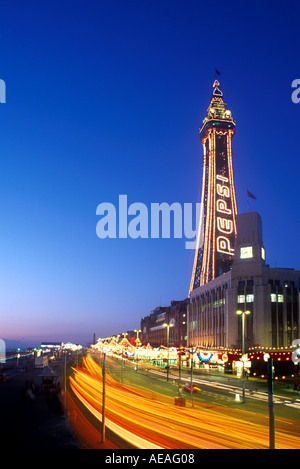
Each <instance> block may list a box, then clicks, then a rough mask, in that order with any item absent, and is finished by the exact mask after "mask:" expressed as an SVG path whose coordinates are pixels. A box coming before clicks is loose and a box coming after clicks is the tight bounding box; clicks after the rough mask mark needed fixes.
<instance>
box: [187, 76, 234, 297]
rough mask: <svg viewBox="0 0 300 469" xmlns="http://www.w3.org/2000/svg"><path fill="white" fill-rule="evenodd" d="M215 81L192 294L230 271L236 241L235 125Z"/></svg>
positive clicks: (204, 133)
mask: <svg viewBox="0 0 300 469" xmlns="http://www.w3.org/2000/svg"><path fill="white" fill-rule="evenodd" d="M219 86H220V83H219V82H218V81H217V80H216V81H215V82H214V85H213V88H214V90H213V94H212V98H211V101H210V105H209V107H208V109H207V116H206V117H205V119H204V121H203V125H202V127H201V129H200V131H199V133H200V140H201V143H202V145H203V179H202V196H201V213H200V220H199V228H198V236H197V245H196V252H195V260H194V265H193V272H192V279H191V284H190V292H191V291H192V290H194V289H195V288H197V287H199V286H201V285H204V284H205V283H207V282H209V281H210V280H213V279H214V278H215V277H218V276H219V275H221V274H222V273H224V272H227V271H228V270H230V267H231V264H232V261H233V254H234V241H235V237H236V215H237V204H236V197H235V188H234V179H233V167H232V148H231V141H232V137H233V135H234V132H235V122H234V120H233V119H232V116H231V112H230V111H229V110H228V109H227V105H226V104H225V103H224V101H223V93H222V92H221V91H220V89H219Z"/></svg>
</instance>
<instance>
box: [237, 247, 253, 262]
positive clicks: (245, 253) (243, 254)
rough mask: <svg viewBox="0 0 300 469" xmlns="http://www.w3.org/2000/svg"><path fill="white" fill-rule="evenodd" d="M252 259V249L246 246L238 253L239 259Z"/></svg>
mask: <svg viewBox="0 0 300 469" xmlns="http://www.w3.org/2000/svg"><path fill="white" fill-rule="evenodd" d="M251 257H253V247H252V246H246V247H243V248H241V251H240V258H241V259H249V258H251Z"/></svg>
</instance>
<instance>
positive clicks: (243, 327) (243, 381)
mask: <svg viewBox="0 0 300 469" xmlns="http://www.w3.org/2000/svg"><path fill="white" fill-rule="evenodd" d="M250 313H251V311H241V310H239V311H237V312H236V314H237V315H239V316H242V363H243V371H242V384H243V402H245V357H244V355H245V315H249V314H250Z"/></svg>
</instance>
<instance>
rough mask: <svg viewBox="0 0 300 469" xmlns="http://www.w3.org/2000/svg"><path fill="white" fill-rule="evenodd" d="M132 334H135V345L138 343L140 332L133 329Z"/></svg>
mask: <svg viewBox="0 0 300 469" xmlns="http://www.w3.org/2000/svg"><path fill="white" fill-rule="evenodd" d="M134 332H136V339H135V345H136V344H139V343H140V339H139V333H140V332H142V331H141V329H134Z"/></svg>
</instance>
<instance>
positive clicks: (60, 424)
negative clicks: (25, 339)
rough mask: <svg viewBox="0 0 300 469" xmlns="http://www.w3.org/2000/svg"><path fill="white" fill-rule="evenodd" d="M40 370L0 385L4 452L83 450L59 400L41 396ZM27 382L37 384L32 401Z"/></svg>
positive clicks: (0, 432)
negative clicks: (13, 450) (27, 392)
mask: <svg viewBox="0 0 300 469" xmlns="http://www.w3.org/2000/svg"><path fill="white" fill-rule="evenodd" d="M41 371H42V370H41V369H34V368H32V367H31V368H30V369H29V371H21V372H19V373H17V372H15V373H10V374H8V375H7V381H6V382H2V383H1V382H0V412H1V414H0V422H1V426H0V441H1V448H2V449H10V450H11V449H16V450H20V449H22V450H23V449H28V450H32V449H40V450H44V449H46V450H47V449H48V450H49V449H69V450H71V449H80V447H79V446H78V444H77V441H76V439H75V437H74V435H73V434H72V431H71V429H70V427H69V425H68V422H67V419H66V418H65V416H64V412H63V409H62V407H61V406H60V403H59V400H56V399H55V400H54V401H53V400H49V399H46V396H45V394H43V393H42V378H41V376H39V374H40V373H41ZM26 382H27V383H28V384H30V383H31V382H33V383H34V386H35V389H36V393H35V395H34V397H33V398H31V397H30V396H28V395H26V392H25V386H26Z"/></svg>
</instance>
